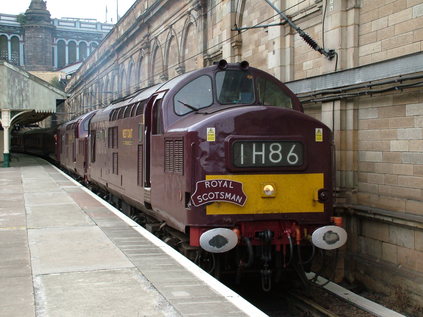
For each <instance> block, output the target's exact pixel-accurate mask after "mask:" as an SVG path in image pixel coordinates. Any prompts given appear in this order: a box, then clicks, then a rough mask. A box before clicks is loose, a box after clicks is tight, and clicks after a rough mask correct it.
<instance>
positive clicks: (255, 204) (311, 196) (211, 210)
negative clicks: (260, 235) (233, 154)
mask: <svg viewBox="0 0 423 317" xmlns="http://www.w3.org/2000/svg"><path fill="white" fill-rule="evenodd" d="M213 179H227V180H232V181H237V182H240V183H242V189H243V191H244V193H245V195H246V196H247V200H246V203H245V204H244V206H238V205H235V204H231V203H228V202H213V203H212V204H210V205H207V207H206V212H207V214H208V215H231V214H273V213H295V212H301V213H306V212H324V204H322V203H320V202H318V201H317V200H316V199H315V193H316V191H318V190H319V189H321V188H324V175H323V173H309V174H264V175H263V174H259V175H207V176H206V180H213ZM267 184H270V185H271V186H272V187H273V188H274V194H272V195H270V197H268V196H267V195H266V190H267V188H268V187H269V186H266V185H267Z"/></svg>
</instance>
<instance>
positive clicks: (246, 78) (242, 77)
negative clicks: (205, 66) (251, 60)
mask: <svg viewBox="0 0 423 317" xmlns="http://www.w3.org/2000/svg"><path fill="white" fill-rule="evenodd" d="M216 88H217V99H218V100H219V102H220V103H221V104H238V103H247V104H249V103H253V102H254V87H253V76H252V75H251V74H250V73H249V72H246V71H240V70H228V71H223V72H218V73H217V74H216Z"/></svg>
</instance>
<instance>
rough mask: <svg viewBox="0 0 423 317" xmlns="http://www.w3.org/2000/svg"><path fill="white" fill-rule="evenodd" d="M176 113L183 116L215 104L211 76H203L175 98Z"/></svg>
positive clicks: (186, 86) (185, 87)
mask: <svg viewBox="0 0 423 317" xmlns="http://www.w3.org/2000/svg"><path fill="white" fill-rule="evenodd" d="M173 104H174V109H175V113H176V114H177V115H180V116H183V115H184V114H187V113H189V112H193V111H196V110H199V109H202V108H206V107H209V106H211V105H212V104H213V93H212V82H211V79H210V77H209V76H206V75H204V76H201V77H198V78H197V79H194V80H193V81H191V82H190V83H188V84H186V85H185V86H184V87H182V88H181V90H179V92H178V93H177V94H176V95H175V97H173Z"/></svg>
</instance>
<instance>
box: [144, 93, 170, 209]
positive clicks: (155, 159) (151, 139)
mask: <svg viewBox="0 0 423 317" xmlns="http://www.w3.org/2000/svg"><path fill="white" fill-rule="evenodd" d="M164 95H165V92H158V93H155V94H154V95H153V96H151V98H150V100H149V101H148V103H147V105H146V107H145V109H144V120H145V126H144V134H145V143H144V160H143V165H144V166H143V167H144V168H143V170H144V173H143V183H144V202H145V203H147V204H150V206H151V205H152V199H151V197H152V191H156V192H157V193H158V192H160V191H161V188H160V184H161V181H160V166H161V168H163V115H162V100H163V97H164Z"/></svg>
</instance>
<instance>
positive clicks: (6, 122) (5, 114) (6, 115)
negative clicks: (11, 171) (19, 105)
mask: <svg viewBox="0 0 423 317" xmlns="http://www.w3.org/2000/svg"><path fill="white" fill-rule="evenodd" d="M1 125H2V127H3V130H4V131H3V132H4V134H3V141H4V143H3V144H4V150H3V167H10V153H9V150H10V145H9V144H10V143H9V140H10V133H9V130H10V110H8V109H7V110H6V109H2V110H1Z"/></svg>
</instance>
